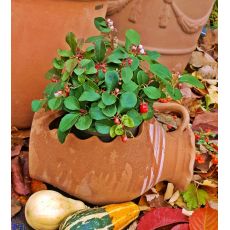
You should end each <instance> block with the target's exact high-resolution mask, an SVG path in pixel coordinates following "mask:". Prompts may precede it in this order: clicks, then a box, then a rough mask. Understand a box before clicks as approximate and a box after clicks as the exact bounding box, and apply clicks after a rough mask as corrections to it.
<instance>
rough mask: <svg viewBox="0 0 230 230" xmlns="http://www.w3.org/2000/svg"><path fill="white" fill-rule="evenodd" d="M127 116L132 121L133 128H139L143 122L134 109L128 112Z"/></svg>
mask: <svg viewBox="0 0 230 230" xmlns="http://www.w3.org/2000/svg"><path fill="white" fill-rule="evenodd" d="M127 115H128V116H129V117H131V118H132V119H133V122H134V127H137V126H139V125H140V124H141V123H142V121H143V118H142V116H141V115H140V114H139V113H138V112H137V111H136V110H135V109H132V110H129V111H128V112H127Z"/></svg>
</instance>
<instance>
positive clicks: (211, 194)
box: [200, 186, 218, 201]
mask: <svg viewBox="0 0 230 230" xmlns="http://www.w3.org/2000/svg"><path fill="white" fill-rule="evenodd" d="M200 188H202V189H204V190H205V191H206V192H207V193H208V199H209V200H212V201H218V188H212V187H207V186H200Z"/></svg>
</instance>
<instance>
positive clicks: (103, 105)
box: [98, 95, 106, 109]
mask: <svg viewBox="0 0 230 230" xmlns="http://www.w3.org/2000/svg"><path fill="white" fill-rule="evenodd" d="M102 97H103V95H102ZM98 107H99V108H100V109H104V108H105V107H106V105H105V104H104V103H103V101H102V100H100V101H99V102H98Z"/></svg>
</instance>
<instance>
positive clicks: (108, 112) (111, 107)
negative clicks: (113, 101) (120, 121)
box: [102, 105, 117, 117]
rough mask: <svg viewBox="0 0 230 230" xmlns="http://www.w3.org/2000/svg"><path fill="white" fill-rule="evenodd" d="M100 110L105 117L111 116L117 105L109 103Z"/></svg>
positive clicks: (114, 112)
mask: <svg viewBox="0 0 230 230" xmlns="http://www.w3.org/2000/svg"><path fill="white" fill-rule="evenodd" d="M102 112H103V113H104V114H105V115H106V116H107V117H113V116H114V115H115V114H116V112H117V107H116V105H109V106H107V107H105V108H104V109H102Z"/></svg>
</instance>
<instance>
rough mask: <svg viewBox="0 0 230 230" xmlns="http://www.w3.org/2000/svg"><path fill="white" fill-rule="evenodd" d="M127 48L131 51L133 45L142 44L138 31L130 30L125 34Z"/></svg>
mask: <svg viewBox="0 0 230 230" xmlns="http://www.w3.org/2000/svg"><path fill="white" fill-rule="evenodd" d="M125 38H126V40H125V48H126V49H127V50H129V48H130V46H131V45H139V44H140V35H139V34H138V32H137V31H135V30H133V29H129V30H127V31H126V33H125Z"/></svg>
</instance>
